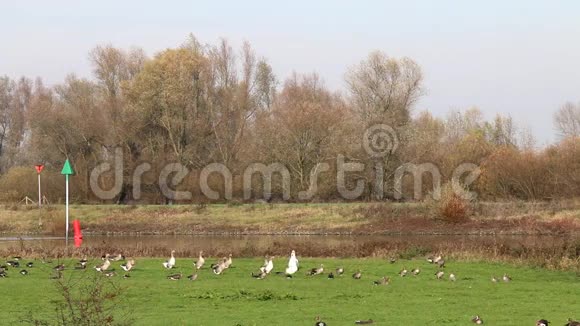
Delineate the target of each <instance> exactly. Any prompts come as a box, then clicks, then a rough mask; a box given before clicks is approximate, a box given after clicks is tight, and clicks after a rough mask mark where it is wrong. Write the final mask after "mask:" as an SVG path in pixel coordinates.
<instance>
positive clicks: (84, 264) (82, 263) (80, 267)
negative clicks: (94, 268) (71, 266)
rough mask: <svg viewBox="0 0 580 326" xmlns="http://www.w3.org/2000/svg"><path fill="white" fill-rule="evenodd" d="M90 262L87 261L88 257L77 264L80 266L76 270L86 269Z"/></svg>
mask: <svg viewBox="0 0 580 326" xmlns="http://www.w3.org/2000/svg"><path fill="white" fill-rule="evenodd" d="M88 262H89V261H88V260H87V257H84V258H83V259H81V260H79V262H78V263H77V265H78V266H75V269H86V268H87V263H88Z"/></svg>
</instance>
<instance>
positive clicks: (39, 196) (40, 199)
mask: <svg viewBox="0 0 580 326" xmlns="http://www.w3.org/2000/svg"><path fill="white" fill-rule="evenodd" d="M41 206H42V197H41V195H40V173H39V174H38V208H40V207H41Z"/></svg>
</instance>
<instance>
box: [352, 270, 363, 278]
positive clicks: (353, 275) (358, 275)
mask: <svg viewBox="0 0 580 326" xmlns="http://www.w3.org/2000/svg"><path fill="white" fill-rule="evenodd" d="M361 277H362V273H361V271H360V269H359V270H357V271H356V273H354V274H352V278H354V279H355V280H360V279H361Z"/></svg>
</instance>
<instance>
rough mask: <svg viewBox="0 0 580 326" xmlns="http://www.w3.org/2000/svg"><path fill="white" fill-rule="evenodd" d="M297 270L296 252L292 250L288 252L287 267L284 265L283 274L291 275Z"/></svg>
mask: <svg viewBox="0 0 580 326" xmlns="http://www.w3.org/2000/svg"><path fill="white" fill-rule="evenodd" d="M297 271H298V258H296V252H295V251H294V250H292V253H291V254H290V259H289V260H288V267H286V270H285V274H286V277H290V278H291V277H292V275H294V273H296V272H297Z"/></svg>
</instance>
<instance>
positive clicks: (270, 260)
mask: <svg viewBox="0 0 580 326" xmlns="http://www.w3.org/2000/svg"><path fill="white" fill-rule="evenodd" d="M274 258H275V257H274V256H266V257H265V259H264V263H263V264H262V266H260V267H259V268H258V269H257V271H255V272H252V273H251V276H252V277H253V278H255V279H260V280H263V279H265V278H266V277H267V276H268V275H271V274H272V272H273V271H274ZM101 259H102V263H101V264H99V265H96V266H94V269H95V270H96V271H97V272H100V273H102V274H103V275H105V276H107V277H113V276H115V275H116V273H115V271H114V268H111V267H112V262H121V261H122V262H123V263H122V264H120V267H121V269H122V270H123V271H124V272H125V274H124V275H123V278H129V277H131V271H132V270H133V268H134V266H135V260H134V259H125V256H123V255H122V254H115V255H110V254H105V255H103V256H102V257H101ZM21 260H22V257H13V259H12V260H9V261H6V264H5V265H2V266H0V278H6V277H8V270H9V267H12V268H14V269H20V268H21V265H20V262H21ZM396 261H397V260H396V259H395V258H391V259H390V263H391V264H394V263H395V262H396ZM427 261H428V262H429V263H431V264H434V265H436V267H437V271H436V272H435V278H436V279H437V280H442V279H444V278H445V272H444V271H443V268H445V260H444V259H443V257H442V256H441V255H438V256H436V257H428V258H427ZM43 262H44V263H50V262H46V261H44V260H43ZM88 262H89V261H88V260H87V258H86V257H85V258H83V259H80V260H79V261H78V262H77V264H76V266H75V267H74V269H86V268H87V264H88ZM205 263H206V259H205V258H204V257H203V251H200V252H199V256H198V257H197V260H196V261H194V262H193V273H192V274H191V275H189V276H187V279H189V280H191V281H195V280H197V278H198V274H197V272H198V271H199V270H200V269H202V268H203V266H205ZM232 263H233V260H232V255H231V254H230V255H229V256H227V257H223V258H220V259H218V260H217V261H216V262H215V263H212V264H210V269H211V271H212V272H213V273H214V274H216V275H220V274H222V273H223V272H224V271H226V270H227V269H228V268H230V266H232ZM25 266H26V267H27V268H29V269H30V268H33V267H34V263H33V262H28V263H26V264H25ZM162 266H163V268H165V269H167V270H171V269H173V268H175V266H176V259H175V250H172V251H171V254H170V257H169V259H167V260H166V261H164V262H163V263H162ZM299 269H300V265H299V261H298V258H297V257H296V252H295V251H294V250H292V252H291V253H290V257H289V259H288V264H287V266H286V268H285V270H284V272H275V274H277V275H284V276H285V277H286V278H292V277H293V275H294V274H296V273H297V272H298V270H299ZM64 270H65V265H64V264H59V265H56V266H54V267H53V271H54V272H55V274H54V275H53V276H52V277H51V278H53V279H59V278H62V272H63V271H64ZM325 272H326V270H325V268H324V264H320V266H319V267H315V268H312V269H309V270H308V271H307V272H306V275H307V276H317V275H323V274H325ZM344 273H345V270H344V268H343V267H338V268H336V269H334V270H333V271H330V272H329V273H328V274H326V275H327V278H329V279H334V278H335V277H339V276H343V275H344ZM420 273H421V270H420V269H419V268H413V269H411V270H410V271H409V270H408V269H407V268H405V267H403V269H401V270H400V271H399V273H398V275H399V276H400V277H406V276H408V275H413V276H418V275H419V274H420ZM19 274H21V275H23V276H27V275H28V270H27V269H25V268H22V269H21V270H20V272H19ZM182 278H183V273H182V272H179V273H175V274H170V275H168V276H167V279H168V280H172V281H178V280H180V279H182ZM352 278H353V279H355V280H360V279H361V278H362V272H361V270H357V271H355V273H353V274H352ZM448 279H449V281H451V282H455V281H457V276H456V275H455V274H454V273H450V274H449V276H448ZM500 280H501V281H502V282H506V283H508V282H511V281H512V278H511V277H510V276H509V275H507V274H504V275H503V277H501V279H500V278H498V277H496V276H492V277H491V281H492V282H493V283H498V282H500ZM390 282H391V278H390V277H388V276H383V277H382V278H380V279H378V280H376V281H374V282H373V284H374V285H377V286H386V285H389V284H390ZM471 321H472V322H473V323H474V324H477V325H481V324H483V323H484V322H483V319H482V318H481V317H480V316H474V317H473V318H472V319H471ZM372 323H373V320H372V319H369V320H357V321H355V324H372ZM549 324H550V322H549V321H547V320H546V319H540V320H538V321H537V322H536V326H549ZM326 325H327V324H326V323H325V322H324V321H322V320H320V317H316V323H315V326H326ZM565 326H580V322H579V321H574V320H572V319H568V322H567V324H565Z"/></svg>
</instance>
